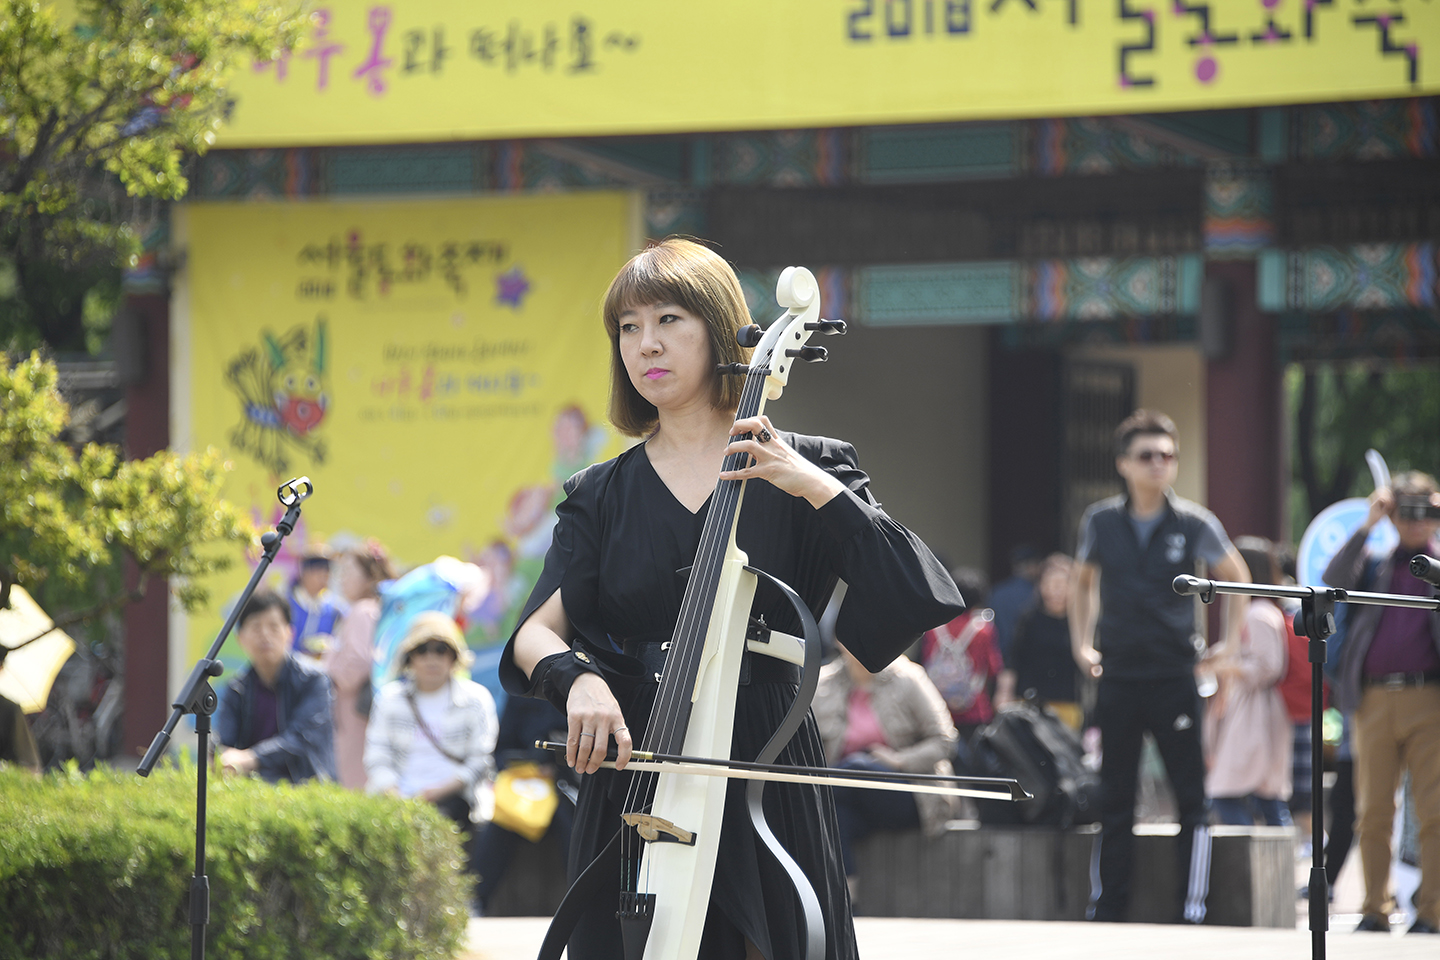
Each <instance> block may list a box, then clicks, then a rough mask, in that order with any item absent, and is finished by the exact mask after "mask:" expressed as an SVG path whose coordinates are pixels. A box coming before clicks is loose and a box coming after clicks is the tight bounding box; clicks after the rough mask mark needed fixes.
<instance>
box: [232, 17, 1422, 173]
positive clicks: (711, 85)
mask: <svg viewBox="0 0 1440 960" xmlns="http://www.w3.org/2000/svg"><path fill="white" fill-rule="evenodd" d="M1437 54H1440V4H1437V3H1435V2H1433V0H1208V2H1199V3H1194V2H1188V0H1172V2H1165V0H1103V2H1100V0H787V2H785V3H775V2H774V0H726V2H723V3H721V2H702V3H675V2H673V0H578V2H575V0H565V2H560V0H503V2H497V3H487V4H475V3H467V2H464V0H387V2H377V0H321V2H320V4H319V5H318V7H317V9H316V11H315V14H314V18H313V21H312V27H311V33H310V36H309V38H308V41H307V43H306V45H305V46H304V47H303V48H302V49H300V50H298V51H296V52H295V53H293V54H289V55H286V56H283V57H281V58H280V59H278V60H275V61H273V62H269V63H260V64H255V65H253V66H251V67H246V68H243V69H242V70H241V73H240V75H239V76H237V78H236V80H235V83H234V85H233V87H232V92H233V93H234V95H235V98H236V108H235V112H234V115H233V118H232V121H231V123H230V124H228V125H227V126H225V127H224V128H223V129H222V130H221V131H220V135H219V136H220V139H219V145H220V146H223V147H240V146H281V145H304V144H332V143H381V142H406V141H408V142H416V141H427V140H430V141H433V140H455V139H460V140H464V139H494V138H501V137H528V136H578V135H586V134H618V133H667V132H683V131H703V130H734V129H757V128H777V127H823V126H851V125H863V124H880V123H913V122H934V121H945V120H969V119H984V118H1005V117H1045V116H1073V115H1085V114H1110V113H1133V112H1149V111H1170V110H1197V109H1212V108H1219V107H1240V106H1258V105H1267V104H1285V103H1300V102H1316V101H1333V100H1354V99H1378V98H1385V97H1413V96H1423V95H1428V94H1435V93H1440V69H1436V68H1435V67H1433V66H1432V65H1431V58H1432V57H1434V56H1436V55H1437Z"/></svg>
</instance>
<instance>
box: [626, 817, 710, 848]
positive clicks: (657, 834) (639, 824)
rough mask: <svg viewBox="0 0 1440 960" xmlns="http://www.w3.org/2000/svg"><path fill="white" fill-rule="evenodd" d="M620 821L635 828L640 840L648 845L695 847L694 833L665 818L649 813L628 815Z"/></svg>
mask: <svg viewBox="0 0 1440 960" xmlns="http://www.w3.org/2000/svg"><path fill="white" fill-rule="evenodd" d="M620 819H621V820H623V821H625V822H626V823H627V824H629V825H630V826H632V827H634V828H635V831H636V832H637V833H639V834H640V839H641V840H644V841H645V842H646V843H683V844H684V845H685V846H687V847H693V846H695V834H694V833H692V832H691V831H689V830H686V829H685V828H684V827H677V826H675V824H673V823H671V822H670V821H669V820H666V819H664V818H663V817H657V816H654V815H653V814H649V813H627V814H623V815H622V816H621V817H620Z"/></svg>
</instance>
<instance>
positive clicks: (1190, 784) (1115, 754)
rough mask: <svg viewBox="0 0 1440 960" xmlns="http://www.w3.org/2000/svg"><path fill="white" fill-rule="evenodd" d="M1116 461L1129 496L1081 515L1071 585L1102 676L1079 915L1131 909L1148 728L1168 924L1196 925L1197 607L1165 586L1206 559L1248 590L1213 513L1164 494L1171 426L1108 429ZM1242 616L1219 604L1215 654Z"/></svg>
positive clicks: (1201, 791)
mask: <svg viewBox="0 0 1440 960" xmlns="http://www.w3.org/2000/svg"><path fill="white" fill-rule="evenodd" d="M1115 451H1116V459H1115V468H1116V470H1118V471H1119V473H1120V476H1122V477H1123V478H1124V479H1125V489H1126V493H1125V494H1124V495H1123V496H1117V497H1111V498H1110V499H1108V500H1101V501H1100V502H1099V503H1095V504H1092V505H1091V506H1090V508H1089V509H1088V510H1086V511H1085V516H1084V517H1083V518H1082V519H1081V521H1080V539H1079V543H1078V545H1077V547H1076V550H1075V560H1076V564H1075V574H1074V577H1073V579H1072V581H1071V598H1070V641H1071V645H1072V648H1073V650H1074V654H1075V661H1076V663H1078V664H1079V665H1080V669H1081V670H1083V671H1085V672H1086V673H1087V674H1089V675H1090V676H1094V677H1099V678H1100V685H1099V689H1098V692H1097V696H1096V703H1095V713H1096V719H1097V721H1098V723H1099V726H1100V743H1101V749H1102V751H1103V754H1102V756H1103V759H1102V762H1101V766H1100V790H1101V797H1102V800H1101V818H1100V824H1101V832H1100V838H1099V840H1098V841H1097V842H1096V845H1095V851H1094V863H1093V864H1092V868H1091V880H1092V884H1093V890H1092V892H1091V903H1090V908H1089V910H1088V912H1087V916H1088V917H1089V918H1090V919H1092V920H1110V921H1120V920H1124V919H1125V915H1126V912H1127V909H1128V907H1129V900H1130V868H1131V860H1132V858H1133V855H1134V846H1135V841H1134V836H1133V834H1132V833H1131V829H1132V827H1133V826H1134V823H1135V786H1136V779H1137V777H1138V774H1139V767H1140V750H1141V745H1142V743H1143V738H1144V734H1145V732H1146V731H1147V730H1148V731H1149V732H1150V734H1151V736H1153V737H1154V738H1155V745H1156V746H1157V747H1159V749H1160V756H1161V757H1162V758H1163V759H1164V761H1165V770H1166V773H1167V774H1168V775H1169V777H1170V783H1171V785H1172V786H1173V787H1174V788H1175V799H1176V801H1177V804H1178V806H1179V814H1180V834H1179V837H1178V838H1177V841H1178V843H1179V848H1178V850H1177V851H1176V864H1177V866H1178V867H1179V871H1180V890H1181V893H1182V895H1183V898H1184V899H1183V903H1182V904H1181V905H1179V909H1178V910H1177V911H1176V919H1179V920H1184V921H1185V922H1188V923H1203V922H1204V920H1205V897H1206V896H1207V894H1208V893H1209V889H1210V830H1209V827H1208V826H1207V818H1208V811H1207V809H1206V804H1205V760H1204V757H1203V755H1202V753H1201V749H1200V696H1199V693H1198V691H1197V688H1196V684H1195V664H1196V661H1197V658H1198V657H1199V656H1200V654H1201V652H1202V651H1203V649H1204V640H1203V639H1202V638H1201V637H1200V634H1199V631H1198V630H1197V629H1196V616H1195V602H1194V601H1193V600H1192V599H1190V598H1189V597H1182V596H1179V595H1178V594H1176V593H1175V591H1174V590H1173V589H1172V588H1171V582H1172V581H1173V580H1174V579H1175V577H1176V576H1177V575H1179V574H1182V573H1190V574H1193V573H1195V569H1196V567H1195V565H1196V561H1197V560H1204V561H1205V563H1206V564H1207V566H1208V569H1209V572H1210V574H1211V575H1212V576H1214V577H1215V578H1216V579H1221V580H1234V581H1241V582H1246V583H1248V582H1249V581H1250V574H1249V571H1248V569H1247V568H1246V566H1245V562H1244V561H1243V560H1242V559H1241V558H1240V555H1239V553H1237V552H1236V550H1235V548H1234V546H1232V545H1231V543H1230V540H1229V538H1228V537H1227V536H1226V535H1225V529H1224V528H1223V527H1221V526H1220V521H1218V520H1217V519H1215V515H1214V514H1212V513H1211V512H1210V511H1209V510H1206V509H1205V508H1204V507H1202V506H1200V505H1199V504H1197V503H1192V502H1191V501H1189V500H1185V499H1182V498H1181V497H1178V496H1176V495H1175V492H1174V491H1173V490H1172V489H1171V485H1172V484H1174V482H1175V477H1176V475H1177V474H1178V472H1179V465H1178V455H1179V445H1178V442H1177V438H1176V432H1175V424H1174V422H1173V421H1172V420H1171V419H1170V418H1169V417H1167V416H1165V415H1164V414H1161V413H1154V412H1151V411H1148V410H1137V411H1135V412H1134V413H1133V414H1131V415H1130V416H1129V417H1128V418H1126V420H1125V421H1124V422H1123V423H1121V424H1120V426H1119V427H1117V428H1116V430H1115ZM1244 616H1245V604H1244V603H1243V602H1240V603H1237V602H1234V598H1232V597H1228V596H1227V597H1225V601H1224V621H1225V631H1224V635H1223V636H1222V638H1221V644H1220V649H1221V650H1222V651H1223V650H1228V649H1231V648H1232V647H1233V646H1234V645H1235V644H1237V643H1238V641H1239V637H1240V629H1241V626H1242V625H1243V623H1244ZM1097 624H1098V629H1099V642H1098V643H1097V642H1096V629H1097Z"/></svg>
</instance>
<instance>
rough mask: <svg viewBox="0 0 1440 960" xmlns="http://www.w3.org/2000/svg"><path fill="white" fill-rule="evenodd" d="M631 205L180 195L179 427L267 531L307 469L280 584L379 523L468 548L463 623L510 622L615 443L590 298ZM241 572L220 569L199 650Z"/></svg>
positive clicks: (384, 529)
mask: <svg viewBox="0 0 1440 960" xmlns="http://www.w3.org/2000/svg"><path fill="white" fill-rule="evenodd" d="M634 209H635V208H634V201H633V197H632V196H631V195H628V194H623V193H585V194H578V195H569V196H563V197H561V196H528V197H505V198H493V199H464V200H444V201H423V202H373V203H363V202H362V203H343V204H341V203H285V204H187V205H184V206H182V207H181V208H179V211H178V215H177V222H176V228H177V238H178V239H179V241H180V243H181V244H183V249H184V250H185V251H186V260H185V276H184V283H183V285H182V286H181V287H180V288H179V289H178V290H177V295H176V298H175V302H176V305H177V306H176V310H177V314H178V316H177V324H176V336H175V343H176V358H175V367H174V369H175V390H174V412H173V420H174V424H175V434H176V437H177V441H178V442H180V443H186V442H187V441H188V445H189V446H190V447H191V448H193V449H203V448H204V447H205V446H207V445H213V446H216V447H218V448H220V449H221V450H222V451H224V453H225V455H226V456H227V458H229V459H231V460H233V461H234V463H235V465H236V468H235V470H234V472H233V473H232V474H231V475H230V479H229V481H228V486H227V490H226V496H228V497H229V498H230V499H231V500H232V501H233V502H235V503H236V504H237V505H239V506H241V507H242V508H243V509H246V510H248V511H249V512H250V514H251V515H252V517H253V518H254V519H255V521H256V523H257V525H258V526H260V527H261V528H262V529H268V528H270V527H272V526H273V524H274V523H275V522H276V521H277V520H278V519H279V518H280V516H281V515H282V513H283V508H282V507H281V506H280V505H279V503H278V502H277V501H276V497H275V490H276V487H277V486H278V485H279V483H281V482H283V481H284V480H286V479H289V478H291V477H295V476H299V475H302V474H303V475H306V476H309V477H310V478H311V479H312V480H313V481H314V485H315V494H314V496H313V497H312V498H311V499H310V500H308V501H307V502H306V503H305V504H304V507H303V511H302V516H301V525H300V526H299V527H298V528H297V529H296V531H295V533H294V534H293V535H292V536H291V537H290V538H289V539H288V540H287V541H286V549H285V551H284V552H283V553H282V554H281V556H280V559H279V560H278V561H277V563H276V565H275V567H273V568H272V569H273V570H274V575H273V577H272V583H274V585H276V586H283V585H286V584H287V583H288V581H289V579H290V578H291V577H293V575H294V574H295V571H296V564H297V557H298V556H299V555H300V554H301V553H302V551H303V549H304V548H305V547H306V546H308V545H313V544H315V543H319V542H329V543H331V544H335V543H345V542H357V541H363V540H366V539H368V538H375V539H377V540H379V541H380V543H381V544H383V545H384V546H385V547H387V548H388V549H389V550H390V551H391V553H392V555H393V556H395V557H396V558H397V559H398V560H399V561H400V563H401V565H402V569H403V567H409V566H414V565H417V564H421V563H426V562H429V561H431V560H433V559H435V558H436V557H437V556H439V555H449V556H453V557H458V558H460V559H461V560H468V561H471V562H473V563H476V564H478V565H479V566H480V567H482V568H483V569H484V570H486V571H487V572H488V573H489V574H490V590H489V593H488V595H487V597H486V598H484V600H483V602H479V603H476V604H474V605H473V607H472V609H471V610H470V618H471V623H470V629H469V635H470V638H471V641H472V643H473V644H475V645H477V646H482V647H483V646H485V645H487V644H491V643H494V642H495V641H496V640H501V639H503V638H504V636H505V635H508V630H509V622H510V621H511V620H512V619H513V617H514V615H515V614H516V613H517V612H518V610H517V609H516V604H518V603H520V602H523V600H524V598H525V596H526V595H527V594H528V593H529V589H530V585H531V584H532V583H533V581H534V578H535V577H536V576H538V572H539V568H540V565H541V561H542V559H543V556H544V552H545V549H546V548H547V547H548V545H549V537H550V527H551V525H552V524H553V522H554V514H553V506H554V504H555V503H557V502H558V501H559V499H560V498H561V496H562V494H561V490H560V484H561V483H562V482H563V481H564V480H565V479H566V478H567V477H569V476H570V474H572V473H574V472H575V471H576V470H578V469H579V468H581V467H583V466H584V465H585V464H587V463H590V462H593V461H595V460H599V459H604V458H606V457H608V456H613V455H614V454H615V453H617V452H618V451H619V449H620V447H619V444H618V441H617V439H616V437H615V436H614V435H613V433H612V432H611V431H610V429H609V428H608V426H606V425H605V424H604V416H605V405H606V399H607V396H608V389H609V356H610V348H609V343H608V340H607V339H606V336H605V332H604V329H603V327H602V326H601V322H600V301H601V298H602V297H603V295H604V292H605V289H606V286H607V284H608V283H609V281H610V279H611V277H612V276H614V274H615V271H616V270H618V269H619V267H620V265H621V264H623V263H624V262H625V260H626V259H627V258H628V257H629V256H630V254H631V253H632V252H633V247H634V237H633V232H634V231H633V222H634V221H633V216H632V214H633V211H634ZM252 559H253V558H252ZM248 576H249V565H248V564H240V565H237V566H236V567H234V568H232V569H231V570H230V571H228V572H227V574H226V575H225V576H224V577H223V578H218V579H217V582H216V583H214V584H212V587H213V588H214V590H213V596H214V602H213V603H212V605H211V610H210V612H209V613H207V614H205V615H202V616H196V617H192V618H190V621H189V630H188V633H189V640H190V647H189V650H190V653H191V655H192V656H196V655H198V653H199V651H201V650H203V649H205V647H206V646H207V645H208V643H209V642H210V641H211V640H213V639H214V636H215V634H216V632H217V631H218V630H219V628H220V626H221V622H222V620H221V616H220V610H221V608H222V606H223V605H225V604H226V603H228V602H229V601H230V600H231V599H232V598H233V597H234V596H235V594H237V593H238V591H239V590H240V588H241V587H242V586H243V585H244V583H245V581H246V579H247V577H248Z"/></svg>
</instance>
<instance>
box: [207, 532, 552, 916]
mask: <svg viewBox="0 0 1440 960" xmlns="http://www.w3.org/2000/svg"><path fill="white" fill-rule="evenodd" d="M422 572H424V571H422ZM414 580H415V577H414V576H410V577H409V582H414ZM406 582H407V581H405V580H401V579H400V578H399V577H397V572H396V570H395V567H394V565H393V563H392V562H391V559H390V557H389V555H388V554H387V552H386V551H385V550H384V549H383V547H381V546H380V545H378V544H376V543H374V542H373V541H372V542H368V543H365V544H360V545H356V546H354V547H350V548H348V549H345V550H342V551H339V552H337V553H334V554H332V553H331V552H330V551H328V550H326V549H324V548H318V547H317V548H312V549H310V550H309V551H307V552H306V554H305V555H304V556H303V557H302V558H301V560H300V562H299V565H298V572H297V574H296V576H295V577H294V579H293V581H292V582H291V583H290V584H289V586H288V589H287V590H285V591H284V592H283V593H282V592H279V591H276V590H273V589H269V588H261V589H258V590H256V591H255V593H254V594H252V595H251V596H250V598H249V599H248V600H246V601H245V604H244V606H243V608H242V609H241V611H240V614H239V617H238V619H237V622H236V634H235V635H236V638H237V640H238V642H239V645H240V647H241V649H242V650H243V651H244V653H245V656H246V658H247V660H248V664H247V665H246V666H245V668H244V669H242V670H241V671H240V672H239V673H238V674H237V675H236V676H235V678H234V679H233V680H231V681H230V682H229V683H228V684H227V685H226V686H225V688H224V690H223V692H222V695H221V698H220V705H219V709H218V710H217V712H216V717H215V724H214V729H215V739H216V741H217V747H216V760H217V762H218V763H219V764H220V766H221V767H222V769H223V770H224V771H225V772H226V773H228V774H235V775H255V776H259V777H263V778H264V779H266V780H271V781H278V780H286V781H292V782H301V781H306V780H312V779H319V780H333V781H338V782H339V783H340V784H341V785H343V786H345V787H348V788H350V789H353V790H364V791H367V792H370V793H385V794H392V795H395V796H398V797H402V798H406V799H415V800H417V801H421V802H425V803H429V804H432V805H434V807H435V808H436V809H437V810H438V811H439V812H440V813H442V814H443V815H445V816H446V817H448V818H449V819H450V820H452V821H453V822H454V823H455V824H456V826H457V827H458V828H459V830H460V833H461V835H462V843H463V847H464V852H465V857H466V863H465V869H466V871H467V873H469V874H470V875H471V876H472V878H473V880H474V882H475V890H476V899H475V903H474V910H475V912H476V913H480V912H483V909H484V902H485V900H486V899H487V898H488V897H489V896H490V895H491V894H492V893H493V892H494V890H495V888H496V885H497V883H498V882H499V880H500V878H501V877H502V876H503V874H504V871H505V869H506V867H507V865H508V863H509V861H510V859H511V857H512V855H513V853H514V851H515V849H516V841H518V839H519V838H520V837H522V836H523V837H524V838H525V839H528V840H530V841H532V842H533V841H538V840H540V839H541V838H542V837H543V836H544V834H545V833H546V832H547V831H548V830H549V829H550V828H551V826H552V824H553V825H554V827H555V828H556V829H558V830H559V831H560V832H561V833H562V834H564V833H565V832H566V831H567V830H568V822H569V816H568V810H567V809H563V808H565V807H566V806H567V805H568V804H569V803H570V802H571V801H572V800H573V796H574V791H573V789H572V788H571V787H570V785H569V784H568V783H567V781H566V778H565V776H564V775H563V774H561V773H560V771H558V770H557V769H556V765H555V763H554V760H553V758H552V757H551V756H550V755H549V754H548V753H547V752H545V751H541V750H537V749H536V748H535V747H534V743H535V741H536V740H542V739H552V740H553V739H557V737H558V738H559V739H563V733H557V732H558V731H563V730H564V728H565V720H564V717H563V716H561V715H560V713H559V712H558V711H556V710H555V708H554V707H552V706H550V705H549V704H548V703H546V702H544V701H524V700H519V699H514V700H510V701H508V702H507V705H506V710H505V713H504V716H503V717H502V716H498V715H497V711H496V704H495V698H494V697H493V696H492V695H491V693H490V691H489V690H488V689H486V687H485V686H483V685H482V684H480V683H477V682H475V681H474V680H473V679H471V673H470V668H471V665H472V662H473V659H474V657H473V654H472V652H471V650H470V648H469V646H468V644H467V642H466V639H465V634H464V632H463V630H462V628H461V625H460V623H458V622H457V620H456V617H455V615H454V613H453V612H452V611H454V610H455V608H456V607H457V606H458V605H457V604H446V603H441V604H439V605H440V606H441V607H443V608H444V609H417V610H412V611H408V612H407V613H406V614H404V615H403V619H402V620H401V622H400V625H399V626H400V629H401V633H400V634H399V637H400V639H399V641H398V643H397V644H395V645H393V647H390V646H387V645H386V644H385V643H384V642H382V641H381V640H380V639H379V634H381V633H383V632H385V630H386V629H387V623H386V620H387V618H393V617H394V616H396V610H403V608H404V607H405V603H404V602H401V603H395V604H391V608H392V609H386V606H385V604H384V602H383V600H382V594H390V595H398V596H402V597H403V596H406V593H405V589H404V584H405V583H406ZM332 584H333V585H334V589H333V590H332ZM396 584H400V586H399V587H398V588H397V587H396ZM420 606H422V607H423V604H422V605H420ZM392 626H393V625H392ZM392 676H393V677H394V679H392V680H388V682H384V681H382V682H381V683H380V684H379V685H378V688H377V684H376V682H375V681H376V679H377V678H385V677H392ZM517 775H518V776H517ZM565 839H566V838H565V837H563V836H562V841H563V840H565Z"/></svg>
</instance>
